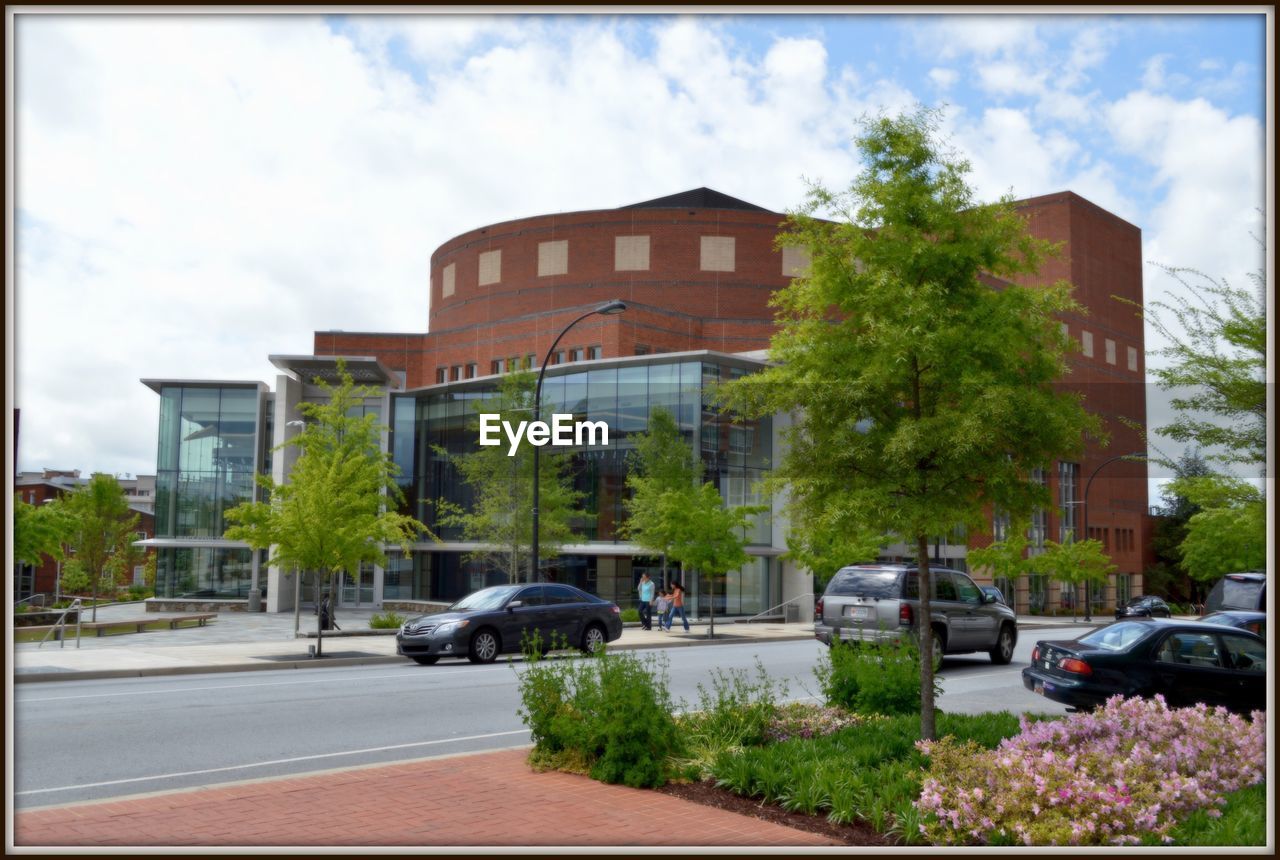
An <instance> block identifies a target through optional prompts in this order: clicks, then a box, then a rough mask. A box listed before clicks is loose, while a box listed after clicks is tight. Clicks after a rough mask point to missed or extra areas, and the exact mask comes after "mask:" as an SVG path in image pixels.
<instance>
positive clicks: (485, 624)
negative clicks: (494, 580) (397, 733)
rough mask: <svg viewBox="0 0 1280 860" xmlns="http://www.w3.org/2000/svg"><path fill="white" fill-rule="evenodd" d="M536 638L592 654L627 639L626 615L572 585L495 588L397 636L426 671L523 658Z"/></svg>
mask: <svg viewBox="0 0 1280 860" xmlns="http://www.w3.org/2000/svg"><path fill="white" fill-rule="evenodd" d="M535 633H536V634H537V635H538V637H539V639H540V641H541V642H542V643H544V644H550V643H553V642H555V643H559V642H563V643H565V644H566V645H568V646H571V647H576V648H581V649H582V650H583V651H586V652H588V653H590V652H592V651H595V650H596V649H597V648H599V647H600V646H602V645H604V644H605V643H606V642H612V641H613V640H615V639H617V638H618V637H619V636H621V635H622V614H621V610H620V609H619V608H618V605H617V604H616V603H612V602H610V601H608V600H605V599H604V598H601V597H596V596H595V595H594V594H588V593H587V592H585V591H582V590H581V589H577V588H574V587H573V586H571V585H560V584H558V583H537V584H528V585H495V586H493V587H491V588H482V589H480V590H479V591H476V592H472V593H471V594H468V595H467V596H466V597H464V598H462V599H461V600H459V601H458V602H457V603H455V604H453V605H452V606H450V607H449V608H448V609H446V610H445V611H444V612H439V613H436V614H434V615H420V616H418V617H417V618H413V619H410V620H409V621H406V622H405V623H404V625H403V626H402V627H401V628H400V632H399V633H397V634H396V653H397V654H401V655H403V656H405V657H409V658H410V659H412V660H414V661H415V662H417V663H421V664H422V665H424V666H429V665H431V664H433V663H435V662H436V661H438V660H439V659H440V658H441V657H466V658H468V659H469V660H471V662H472V663H492V662H493V661H494V660H495V659H496V658H497V657H498V655H499V654H503V653H518V652H519V651H520V650H521V645H522V642H524V641H526V639H528V638H529V637H532V636H533V635H534V634H535Z"/></svg>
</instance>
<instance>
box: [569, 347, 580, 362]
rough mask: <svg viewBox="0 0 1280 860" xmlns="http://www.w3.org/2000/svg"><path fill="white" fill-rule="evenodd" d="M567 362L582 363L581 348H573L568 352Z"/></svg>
mask: <svg viewBox="0 0 1280 860" xmlns="http://www.w3.org/2000/svg"><path fill="white" fill-rule="evenodd" d="M569 360H570V361H582V347H580V346H575V347H574V348H573V349H571V350H569Z"/></svg>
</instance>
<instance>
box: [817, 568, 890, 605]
mask: <svg viewBox="0 0 1280 860" xmlns="http://www.w3.org/2000/svg"><path fill="white" fill-rule="evenodd" d="M900 576H902V571H900V570H841V571H838V572H837V573H836V575H835V578H834V579H832V580H831V582H830V583H829V584H828V585H827V591H826V593H827V594H830V595H833V596H841V597H855V596H856V597H875V598H881V599H896V598H899V597H902V588H901V586H899V584H898V578H899V577H900Z"/></svg>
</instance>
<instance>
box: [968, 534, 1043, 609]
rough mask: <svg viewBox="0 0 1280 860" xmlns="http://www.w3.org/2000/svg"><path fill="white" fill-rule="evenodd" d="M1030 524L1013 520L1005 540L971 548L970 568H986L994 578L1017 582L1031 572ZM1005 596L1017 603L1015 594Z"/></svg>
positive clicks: (969, 553) (969, 555) (969, 554)
mask: <svg viewBox="0 0 1280 860" xmlns="http://www.w3.org/2000/svg"><path fill="white" fill-rule="evenodd" d="M1029 525H1030V523H1029V521H1028V520H1026V519H1019V520H1017V521H1016V522H1013V521H1011V522H1010V523H1009V526H1008V528H1007V529H1006V531H1005V535H1006V536H1005V538H1004V540H998V541H993V542H992V543H991V544H990V545H989V546H985V547H977V548H975V549H971V550H969V552H968V556H967V557H968V562H969V568H970V569H971V570H979V569H984V568H985V569H986V570H987V571H988V572H990V574H991V576H992V578H993V579H1007V580H1009V581H1011V582H1016V581H1017V580H1018V577H1020V576H1022V575H1023V574H1025V573H1031V572H1032V570H1033V567H1032V564H1031V559H1029V558H1027V557H1026V554H1027V546H1028V545H1029V544H1030V541H1029V540H1028V539H1027V528H1028V526H1029ZM1005 596H1006V597H1008V598H1009V600H1010V601H1011V602H1010V605H1011V606H1013V605H1014V604H1016V603H1017V597H1016V596H1015V595H1013V594H1008V595H1005ZM1015 608H1016V607H1015Z"/></svg>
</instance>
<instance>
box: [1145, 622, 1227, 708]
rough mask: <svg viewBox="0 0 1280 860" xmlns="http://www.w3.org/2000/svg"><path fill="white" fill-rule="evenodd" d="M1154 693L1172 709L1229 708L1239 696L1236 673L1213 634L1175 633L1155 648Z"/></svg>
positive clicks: (1167, 636)
mask: <svg viewBox="0 0 1280 860" xmlns="http://www.w3.org/2000/svg"><path fill="white" fill-rule="evenodd" d="M1153 676H1154V683H1155V687H1156V689H1154V690H1152V691H1151V692H1153V693H1160V694H1162V695H1163V696H1164V700H1165V702H1167V703H1168V704H1169V706H1170V707H1188V706H1191V705H1194V704H1197V703H1199V702H1203V703H1205V704H1206V705H1226V704H1227V703H1228V702H1229V701H1230V700H1231V698H1232V697H1233V695H1235V694H1236V689H1237V688H1236V680H1237V678H1236V672H1235V671H1234V670H1232V669H1230V668H1228V666H1227V663H1226V660H1225V659H1224V656H1223V653H1222V647H1221V645H1220V644H1219V642H1218V637H1217V636H1216V635H1215V634H1213V633H1200V632H1196V631H1193V630H1186V629H1182V630H1173V631H1170V632H1169V633H1167V634H1165V637H1164V639H1163V640H1162V641H1161V642H1160V643H1159V644H1158V645H1157V646H1156V650H1155V662H1154V673H1153Z"/></svg>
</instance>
